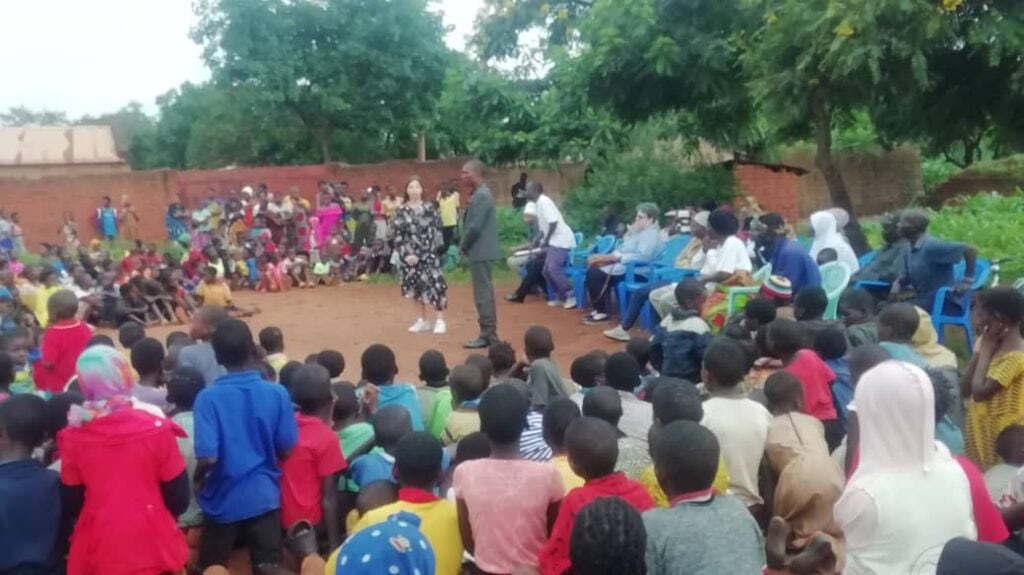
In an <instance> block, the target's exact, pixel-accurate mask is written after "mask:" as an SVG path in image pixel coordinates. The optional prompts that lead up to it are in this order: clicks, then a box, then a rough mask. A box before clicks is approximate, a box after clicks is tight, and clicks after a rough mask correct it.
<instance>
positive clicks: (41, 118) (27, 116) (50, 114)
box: [0, 106, 68, 126]
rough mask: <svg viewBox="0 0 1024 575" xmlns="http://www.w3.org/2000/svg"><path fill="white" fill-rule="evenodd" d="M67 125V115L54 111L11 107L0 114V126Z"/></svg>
mask: <svg viewBox="0 0 1024 575" xmlns="http://www.w3.org/2000/svg"><path fill="white" fill-rule="evenodd" d="M67 123H68V115H67V114H65V113H64V112H58V111H55V110H32V109H30V108H28V107H26V106H11V107H10V108H8V109H7V111H6V112H0V126H53V125H65V124H67Z"/></svg>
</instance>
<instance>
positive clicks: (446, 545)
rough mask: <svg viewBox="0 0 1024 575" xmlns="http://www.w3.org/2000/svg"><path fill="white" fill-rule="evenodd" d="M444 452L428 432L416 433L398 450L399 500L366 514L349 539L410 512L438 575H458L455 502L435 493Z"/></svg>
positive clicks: (459, 543)
mask: <svg viewBox="0 0 1024 575" xmlns="http://www.w3.org/2000/svg"><path fill="white" fill-rule="evenodd" d="M442 457H443V449H442V447H441V443H440V442H439V441H438V440H437V439H436V438H435V437H433V436H432V435H430V434H429V433H426V432H413V433H409V434H408V435H406V436H405V437H403V438H402V439H401V440H400V441H399V442H398V445H397V446H396V447H395V479H397V480H398V485H399V489H398V500H397V501H395V502H394V503H391V504H388V505H383V506H381V507H378V508H377V509H374V510H371V511H367V512H366V513H364V514H363V515H362V517H360V519H359V522H358V523H357V524H356V525H355V527H354V528H353V530H352V531H351V532H350V533H349V536H352V535H355V534H356V533H358V532H360V531H362V530H364V529H366V528H367V527H371V526H374V525H377V524H379V523H380V522H381V521H384V520H386V519H387V518H388V517H390V516H392V515H394V514H396V513H399V512H403V511H404V512H408V513H412V514H413V515H415V516H417V517H419V520H420V529H421V530H422V532H423V535H424V537H426V538H427V541H428V542H429V543H430V545H431V546H432V547H433V550H434V558H435V561H436V570H435V571H434V572H435V573H437V575H459V573H460V572H461V570H462V552H463V545H462V534H461V533H460V531H459V516H458V511H457V510H456V507H455V503H454V502H452V501H448V500H447V499H442V498H439V497H437V496H436V495H435V494H434V492H435V490H436V488H437V485H438V482H439V480H440V478H441V477H442V476H443V472H442V471H441V461H442Z"/></svg>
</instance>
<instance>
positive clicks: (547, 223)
mask: <svg viewBox="0 0 1024 575" xmlns="http://www.w3.org/2000/svg"><path fill="white" fill-rule="evenodd" d="M552 223H557V224H558V225H557V227H555V231H554V233H552V234H551V240H550V242H549V243H550V245H551V247H553V248H562V249H566V250H571V249H573V248H575V247H576V236H574V235H573V233H572V229H571V228H570V227H569V224H567V223H565V219H564V218H563V217H562V212H561V210H559V209H558V206H556V205H555V202H554V201H553V200H552V199H551V198H549V197H547V196H545V195H544V194H541V195H540V196H539V197H538V198H537V226H538V227H539V228H540V233H541V234H547V233H548V228H549V227H551V224H552Z"/></svg>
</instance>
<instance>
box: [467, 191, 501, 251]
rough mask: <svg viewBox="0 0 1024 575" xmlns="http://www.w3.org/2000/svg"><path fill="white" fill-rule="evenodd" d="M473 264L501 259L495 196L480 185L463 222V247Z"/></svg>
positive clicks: (474, 193)
mask: <svg viewBox="0 0 1024 575" xmlns="http://www.w3.org/2000/svg"><path fill="white" fill-rule="evenodd" d="M459 247H460V248H462V251H464V252H466V255H467V256H468V257H469V261H471V262H488V261H494V260H497V259H500V258H501V250H500V248H499V246H498V222H497V220H496V219H495V217H494V196H493V195H491V190H490V189H489V188H488V187H487V185H486V184H480V186H479V187H477V189H475V190H473V195H472V196H471V197H470V198H469V206H468V207H467V208H466V214H465V216H464V220H463V231H462V245H460V246H459Z"/></svg>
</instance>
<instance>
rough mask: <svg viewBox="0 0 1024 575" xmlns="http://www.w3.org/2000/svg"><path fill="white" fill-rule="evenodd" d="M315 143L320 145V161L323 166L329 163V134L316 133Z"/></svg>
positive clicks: (323, 132)
mask: <svg viewBox="0 0 1024 575" xmlns="http://www.w3.org/2000/svg"><path fill="white" fill-rule="evenodd" d="M316 141H317V143H319V144H320V160H321V161H322V162H323V163H325V164H330V163H331V134H330V132H325V131H320V130H318V131H317V132H316Z"/></svg>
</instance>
